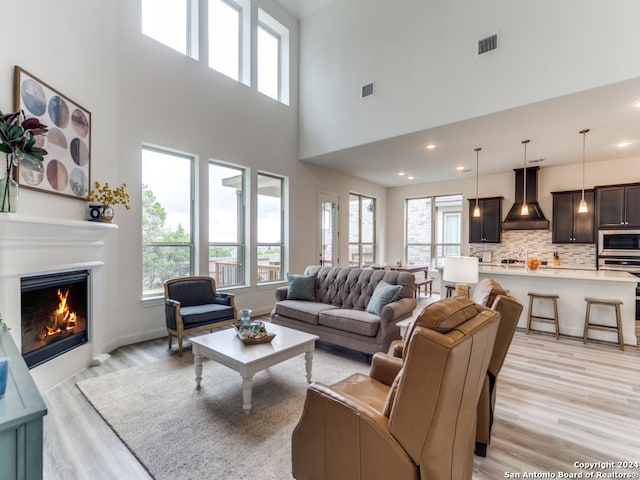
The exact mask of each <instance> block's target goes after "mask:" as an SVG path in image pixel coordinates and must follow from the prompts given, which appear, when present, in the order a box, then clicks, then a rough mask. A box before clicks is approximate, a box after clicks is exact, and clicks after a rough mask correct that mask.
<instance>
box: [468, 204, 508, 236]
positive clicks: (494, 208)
mask: <svg viewBox="0 0 640 480" xmlns="http://www.w3.org/2000/svg"><path fill="white" fill-rule="evenodd" d="M502 198H503V197H489V198H479V199H478V206H479V207H480V218H474V217H473V209H474V208H475V206H476V199H475V198H473V199H469V243H500V240H501V233H502Z"/></svg>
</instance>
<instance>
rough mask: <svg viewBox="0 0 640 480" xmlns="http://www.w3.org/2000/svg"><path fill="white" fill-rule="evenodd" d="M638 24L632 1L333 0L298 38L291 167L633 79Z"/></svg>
mask: <svg viewBox="0 0 640 480" xmlns="http://www.w3.org/2000/svg"><path fill="white" fill-rule="evenodd" d="M638 17H640V2H638V1H637V0H619V1H616V2H615V3H614V4H611V3H608V2H602V1H600V0H564V1H561V2H558V1H555V0H541V1H536V2H527V1H524V0H487V1H483V2H478V1H475V0H449V1H415V0H395V1H393V2H391V1H384V0H334V1H332V2H331V3H329V4H327V5H326V6H324V7H323V8H322V9H320V10H319V11H318V12H316V13H315V14H314V15H312V16H311V17H310V18H308V19H305V21H304V22H303V25H302V29H301V55H300V58H301V63H300V85H301V89H300V104H301V107H302V108H301V112H300V116H301V123H300V157H301V158H309V157H312V156H314V155H318V154H322V153H327V152H331V151H334V150H339V149H343V148H347V147H351V146H355V145H360V144H364V143H368V142H372V141H376V140H381V139H385V138H389V137H394V136H396V135H401V134H406V133H409V132H414V131H418V130H423V129H426V128H430V127H434V126H438V125H443V124H448V123H451V122H455V121H460V120H464V119H468V118H472V117H476V116H479V115H484V114H488V113H492V112H496V111H501V110H504V109H508V108H512V107H516V106H521V105H527V104H530V103H533V102H537V101H541V100H545V99H549V98H554V97H558V96H562V95H566V94H568V93H573V92H576V91H581V90H586V89H589V88H593V87H596V86H602V85H606V84H610V83H614V82H617V81H621V80H625V79H629V78H634V77H638V76H639V75H640V63H638V62H633V61H630V59H633V58H636V57H637V45H638V44H640V29H638V28H637V18H638ZM493 33H498V34H499V40H498V41H499V47H498V50H496V51H494V52H491V53H489V54H486V55H483V56H481V57H478V56H477V55H476V45H477V41H478V40H479V39H481V38H484V37H486V36H488V35H491V34H493ZM371 81H374V82H375V86H376V93H375V96H373V97H369V98H367V99H365V100H360V98H359V96H360V86H361V85H363V84H366V83H369V82H371Z"/></svg>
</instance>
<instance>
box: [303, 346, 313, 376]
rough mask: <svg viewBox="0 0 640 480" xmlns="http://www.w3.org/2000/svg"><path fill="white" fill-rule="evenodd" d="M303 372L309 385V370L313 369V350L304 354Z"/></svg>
mask: <svg viewBox="0 0 640 480" xmlns="http://www.w3.org/2000/svg"><path fill="white" fill-rule="evenodd" d="M304 361H305V365H304V367H305V370H306V371H307V383H311V368H312V367H313V350H310V351H308V352H304Z"/></svg>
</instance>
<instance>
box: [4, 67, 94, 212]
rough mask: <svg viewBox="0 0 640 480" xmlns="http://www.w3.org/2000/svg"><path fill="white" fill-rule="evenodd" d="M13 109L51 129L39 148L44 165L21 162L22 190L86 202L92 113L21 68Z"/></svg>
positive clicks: (16, 77) (17, 173)
mask: <svg viewBox="0 0 640 480" xmlns="http://www.w3.org/2000/svg"><path fill="white" fill-rule="evenodd" d="M13 100H14V107H15V109H16V111H18V110H23V111H24V114H25V117H26V118H30V117H36V118H37V119H38V120H40V122H41V123H43V124H44V125H46V126H47V127H49V132H48V133H47V134H46V135H41V136H39V137H38V138H37V142H36V145H38V146H40V147H42V148H44V149H45V150H47V155H45V157H44V162H40V161H38V160H35V159H30V158H24V159H21V160H20V162H19V165H18V168H15V169H14V175H15V177H14V179H15V180H16V181H17V182H18V183H19V185H20V187H24V188H27V189H30V190H38V191H41V192H47V193H52V194H55V195H62V196H65V197H70V198H75V199H79V200H87V197H88V195H89V190H90V187H91V112H89V111H88V110H87V109H85V108H83V107H81V106H80V105H79V104H78V103H76V102H75V101H73V100H71V99H70V98H69V97H67V96H65V95H63V94H62V93H60V92H58V91H57V90H55V89H54V88H53V87H51V86H49V85H47V84H46V83H45V82H43V81H42V80H40V79H39V78H37V77H36V76H35V75H32V74H31V73H29V72H27V71H26V70H24V69H23V68H21V67H19V66H17V65H16V66H15V68H14V99H13Z"/></svg>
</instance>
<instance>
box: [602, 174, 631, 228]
mask: <svg viewBox="0 0 640 480" xmlns="http://www.w3.org/2000/svg"><path fill="white" fill-rule="evenodd" d="M596 199H597V206H598V228H601V229H606V228H640V184H637V183H635V184H628V185H614V186H605V187H596Z"/></svg>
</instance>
